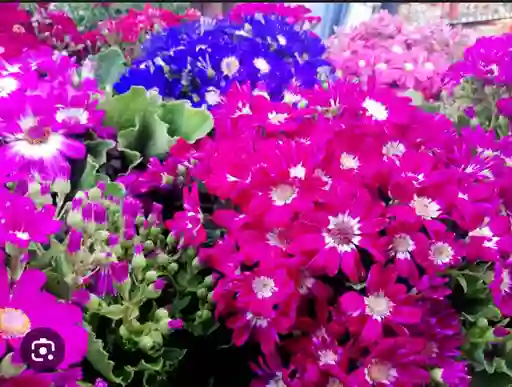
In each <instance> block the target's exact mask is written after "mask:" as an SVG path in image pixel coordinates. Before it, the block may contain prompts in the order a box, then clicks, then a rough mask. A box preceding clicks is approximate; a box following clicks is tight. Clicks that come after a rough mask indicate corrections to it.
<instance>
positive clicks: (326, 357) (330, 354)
mask: <svg viewBox="0 0 512 387" xmlns="http://www.w3.org/2000/svg"><path fill="white" fill-rule="evenodd" d="M337 361H338V355H337V354H336V353H334V351H332V350H330V349H323V350H320V351H318V364H320V365H326V364H330V365H334V364H336V362H337Z"/></svg>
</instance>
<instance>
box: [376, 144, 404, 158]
mask: <svg viewBox="0 0 512 387" xmlns="http://www.w3.org/2000/svg"><path fill="white" fill-rule="evenodd" d="M382 153H383V154H384V156H386V157H389V158H395V157H401V156H403V154H404V153H405V146H404V144H402V143H401V142H400V141H390V142H388V143H387V144H385V145H384V146H383V147H382Z"/></svg>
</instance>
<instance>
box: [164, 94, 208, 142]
mask: <svg viewBox="0 0 512 387" xmlns="http://www.w3.org/2000/svg"><path fill="white" fill-rule="evenodd" d="M159 116H160V118H161V119H162V121H163V122H165V123H166V124H168V125H169V131H168V134H169V135H170V136H171V137H181V138H183V139H185V140H186V141H188V142H194V141H196V140H198V139H200V138H202V137H204V136H206V135H207V134H208V133H209V132H210V131H211V130H212V128H213V118H212V115H211V114H210V113H209V112H208V110H206V108H194V107H192V106H191V105H190V102H189V101H166V102H164V103H163V104H162V108H161V111H160V114H159Z"/></svg>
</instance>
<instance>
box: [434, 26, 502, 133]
mask: <svg viewBox="0 0 512 387" xmlns="http://www.w3.org/2000/svg"><path fill="white" fill-rule="evenodd" d="M510 47H512V34H511V33H508V34H504V35H499V36H489V37H482V38H479V39H478V40H477V41H476V43H475V44H474V45H473V46H471V47H468V48H467V49H466V50H465V52H464V58H463V59H461V60H460V61H458V62H456V63H454V64H452V65H451V66H450V68H449V69H448V70H447V72H446V73H445V74H444V83H445V89H446V93H445V96H444V97H445V98H444V99H443V101H442V102H443V105H442V109H443V110H442V112H443V113H445V114H446V115H447V116H449V117H450V118H452V119H453V120H454V121H456V122H459V123H461V124H464V125H469V124H471V125H473V126H481V127H483V128H485V129H492V130H494V131H495V132H496V134H497V135H498V136H504V135H507V134H508V133H509V127H510V119H511V118H512V95H511V92H510V86H511V85H512V72H511V71H510V68H511V66H510V65H511V63H512V55H511V54H510Z"/></svg>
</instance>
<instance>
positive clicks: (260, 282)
mask: <svg viewBox="0 0 512 387" xmlns="http://www.w3.org/2000/svg"><path fill="white" fill-rule="evenodd" d="M252 290H253V291H254V293H256V297H258V298H259V299H260V300H261V299H263V298H269V297H272V294H274V293H275V292H277V290H278V289H277V287H276V285H275V283H274V280H273V279H272V278H270V277H264V276H261V277H256V278H255V279H253V280H252Z"/></svg>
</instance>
